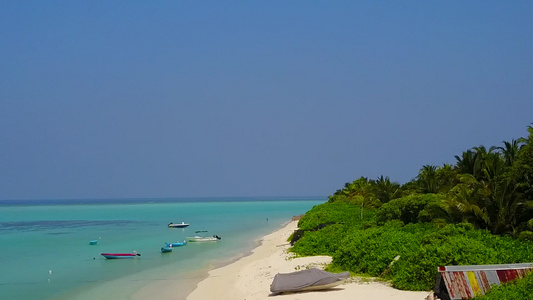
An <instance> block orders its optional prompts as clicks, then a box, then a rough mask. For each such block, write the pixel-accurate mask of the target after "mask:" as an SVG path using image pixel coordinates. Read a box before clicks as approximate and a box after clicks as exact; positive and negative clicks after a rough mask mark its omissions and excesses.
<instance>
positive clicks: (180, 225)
mask: <svg viewBox="0 0 533 300" xmlns="http://www.w3.org/2000/svg"><path fill="white" fill-rule="evenodd" d="M187 226H189V224H187V223H183V222H181V223H177V224H174V223H170V224H168V228H185V227H187Z"/></svg>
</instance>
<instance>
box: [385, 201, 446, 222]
mask: <svg viewBox="0 0 533 300" xmlns="http://www.w3.org/2000/svg"><path fill="white" fill-rule="evenodd" d="M442 197H443V196H441V195H438V194H424V195H409V196H406V197H402V198H398V199H394V200H391V201H390V202H388V203H385V204H383V205H382V206H381V207H380V208H379V209H378V210H377V212H376V221H377V223H378V224H384V223H385V222H387V221H390V220H400V221H402V222H404V223H405V224H407V223H417V222H427V221H430V220H431V218H430V216H429V214H427V213H426V211H425V210H424V209H425V208H426V207H427V206H428V204H431V203H437V202H439V201H440V200H441V199H442Z"/></svg>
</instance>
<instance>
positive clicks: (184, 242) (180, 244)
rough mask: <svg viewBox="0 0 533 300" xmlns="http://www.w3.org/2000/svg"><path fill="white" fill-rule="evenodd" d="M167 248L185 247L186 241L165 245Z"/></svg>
mask: <svg viewBox="0 0 533 300" xmlns="http://www.w3.org/2000/svg"><path fill="white" fill-rule="evenodd" d="M165 245H166V246H167V247H179V246H185V245H187V241H186V240H184V241H183V242H175V243H165Z"/></svg>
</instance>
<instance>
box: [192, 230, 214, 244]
mask: <svg viewBox="0 0 533 300" xmlns="http://www.w3.org/2000/svg"><path fill="white" fill-rule="evenodd" d="M202 232H207V231H205V230H201V231H196V235H195V236H189V237H187V240H188V241H189V242H216V241H219V240H220V239H221V237H219V236H218V235H216V234H215V235H213V236H202V235H200V233H202Z"/></svg>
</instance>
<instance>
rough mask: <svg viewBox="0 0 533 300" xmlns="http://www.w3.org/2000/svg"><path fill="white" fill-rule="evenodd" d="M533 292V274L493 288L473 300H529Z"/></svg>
mask: <svg viewBox="0 0 533 300" xmlns="http://www.w3.org/2000/svg"><path fill="white" fill-rule="evenodd" d="M531 291H533V274H529V275H528V276H526V277H525V278H521V279H517V280H514V281H512V282H508V283H504V284H502V285H499V286H493V287H492V288H491V289H490V290H489V291H488V292H487V293H486V294H485V295H482V296H477V297H474V298H473V300H502V299H512V300H529V299H531Z"/></svg>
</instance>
